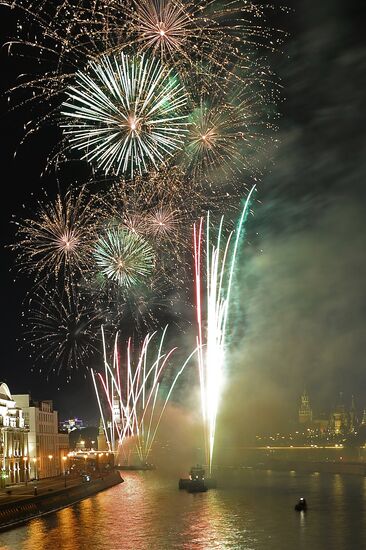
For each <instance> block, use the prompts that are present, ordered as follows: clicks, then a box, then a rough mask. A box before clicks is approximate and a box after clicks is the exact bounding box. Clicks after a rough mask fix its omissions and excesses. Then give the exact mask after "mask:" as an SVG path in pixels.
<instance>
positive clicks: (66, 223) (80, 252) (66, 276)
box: [12, 187, 100, 284]
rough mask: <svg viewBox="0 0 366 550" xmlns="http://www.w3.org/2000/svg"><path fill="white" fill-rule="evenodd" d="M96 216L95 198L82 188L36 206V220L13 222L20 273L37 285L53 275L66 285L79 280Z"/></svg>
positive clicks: (89, 250)
mask: <svg viewBox="0 0 366 550" xmlns="http://www.w3.org/2000/svg"><path fill="white" fill-rule="evenodd" d="M99 214H100V212H99V207H98V201H97V197H96V195H93V196H88V194H87V193H86V190H85V187H83V188H82V189H81V190H79V191H78V192H73V191H69V192H67V193H66V195H65V196H61V195H57V197H56V199H55V201H54V202H52V201H49V202H45V203H43V204H42V203H39V207H38V211H37V217H36V218H35V219H25V220H22V221H19V222H15V224H16V226H17V243H16V244H15V245H13V246H12V248H13V249H14V250H15V251H16V252H17V254H18V264H19V266H20V268H21V270H23V271H25V272H28V273H31V274H32V275H33V276H34V277H35V280H36V281H38V282H39V281H42V280H44V279H48V278H50V277H51V276H53V277H55V279H56V280H58V279H59V278H61V277H62V278H63V280H64V281H65V284H68V283H69V282H73V281H74V280H75V278H76V279H77V278H79V277H80V275H81V273H82V272H83V271H84V270H85V268H86V266H87V264H88V261H89V259H90V258H89V256H90V252H91V248H92V243H93V239H94V238H95V235H96V226H97V220H98V217H99Z"/></svg>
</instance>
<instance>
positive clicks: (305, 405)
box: [299, 389, 313, 424]
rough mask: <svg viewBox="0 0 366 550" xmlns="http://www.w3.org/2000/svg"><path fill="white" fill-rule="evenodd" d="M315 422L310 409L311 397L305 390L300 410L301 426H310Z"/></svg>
mask: <svg viewBox="0 0 366 550" xmlns="http://www.w3.org/2000/svg"><path fill="white" fill-rule="evenodd" d="M312 420H313V411H312V409H311V407H310V401H309V396H308V394H307V392H306V390H305V389H304V392H303V394H302V396H301V404H300V408H299V423H300V424H310V423H311V422H312Z"/></svg>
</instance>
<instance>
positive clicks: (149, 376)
mask: <svg viewBox="0 0 366 550" xmlns="http://www.w3.org/2000/svg"><path fill="white" fill-rule="evenodd" d="M166 331H167V327H166V328H165V330H164V331H163V334H162V337H161V340H160V342H159V344H158V348H157V353H156V355H155V356H154V358H153V359H151V353H150V352H149V346H150V347H151V341H152V340H153V338H154V337H155V334H156V333H153V334H151V335H149V334H148V335H147V336H146V337H145V339H144V341H143V344H142V347H141V350H140V352H139V354H138V357H137V361H136V363H135V364H134V363H133V360H132V350H131V339H129V340H128V343H127V350H126V369H123V368H122V365H121V363H120V353H119V349H118V334H117V335H116V337H115V342H114V349H113V361H112V364H109V361H108V358H107V352H106V348H107V346H106V342H105V338H104V332H103V330H102V335H103V349H104V375H102V374H101V373H98V374H95V373H94V372H93V371H92V376H93V382H94V387H95V391H96V396H97V400H98V404H99V408H100V413H101V417H102V421H103V426H104V431H105V436H106V439H107V443H108V447H109V449H110V450H111V451H114V452H116V451H119V450H121V447H122V450H123V444H124V443H125V441H126V440H128V439H131V438H135V439H136V449H137V453H138V456H139V459H140V461H141V462H142V463H146V461H147V459H148V457H149V454H150V452H151V449H152V446H153V443H154V440H155V437H156V434H157V431H158V428H159V425H160V422H161V419H162V416H163V414H164V411H165V409H166V406H167V404H168V401H169V398H170V396H171V394H172V392H173V389H174V386H175V384H176V382H177V380H178V378H179V376H180V375H181V373H182V372H183V370H184V369H185V367H186V365H187V364H188V362H189V360H190V359H191V357H192V355H193V354H194V353H195V351H196V350H195V351H194V352H193V353H192V354H191V355H190V356H189V357H188V359H187V360H186V361H185V362H184V363H183V365H182V367H181V368H180V370H179V371H178V372H177V373H175V374H174V377H173V380H172V381H171V382H170V384H169V383H168V387H167V393H166V396H165V398H161V397H160V392H159V390H160V388H161V384H162V380H163V377H164V373H165V371H166V369H167V366H168V365H169V362H170V360H171V357H172V355H173V353H174V351H175V350H176V348H172V349H170V350H169V351H167V352H164V351H163V350H164V339H165V334H166ZM98 382H99V384H98ZM98 386H99V387H100V389H98ZM103 402H105V404H106V406H105V407H103ZM116 444H117V449H116Z"/></svg>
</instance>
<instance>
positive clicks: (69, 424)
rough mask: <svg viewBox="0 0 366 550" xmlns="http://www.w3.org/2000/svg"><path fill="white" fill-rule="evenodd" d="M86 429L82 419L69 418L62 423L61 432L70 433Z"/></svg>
mask: <svg viewBox="0 0 366 550" xmlns="http://www.w3.org/2000/svg"><path fill="white" fill-rule="evenodd" d="M84 428H85V426H84V423H83V421H82V420H81V419H80V418H69V419H68V420H64V421H63V422H60V429H61V431H63V432H65V431H67V432H68V433H70V432H73V431H74V430H83V429H84Z"/></svg>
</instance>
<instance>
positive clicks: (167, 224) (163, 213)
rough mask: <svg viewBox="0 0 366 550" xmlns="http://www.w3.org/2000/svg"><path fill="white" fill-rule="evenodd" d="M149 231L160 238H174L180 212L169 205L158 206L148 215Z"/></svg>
mask: <svg viewBox="0 0 366 550" xmlns="http://www.w3.org/2000/svg"><path fill="white" fill-rule="evenodd" d="M146 222H147V224H146V225H147V231H148V233H149V234H150V235H152V236H153V237H156V238H158V239H160V238H162V239H169V240H174V239H173V237H174V234H175V231H177V229H178V224H179V218H178V212H177V211H176V210H173V209H172V208H169V207H163V206H158V207H157V208H155V209H154V210H153V211H152V212H151V213H150V214H149V215H148V216H147V220H146Z"/></svg>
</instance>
